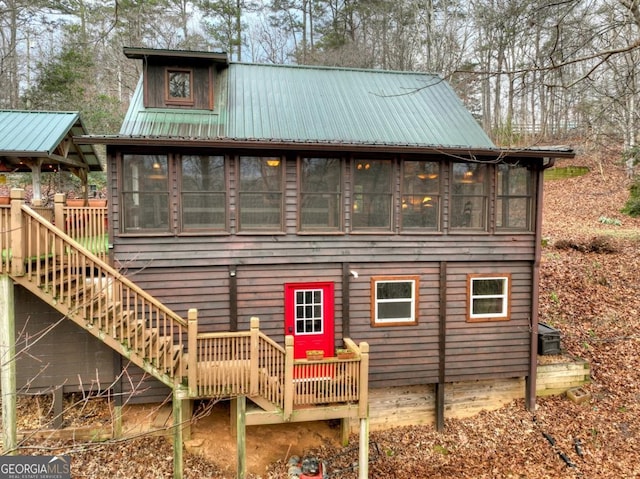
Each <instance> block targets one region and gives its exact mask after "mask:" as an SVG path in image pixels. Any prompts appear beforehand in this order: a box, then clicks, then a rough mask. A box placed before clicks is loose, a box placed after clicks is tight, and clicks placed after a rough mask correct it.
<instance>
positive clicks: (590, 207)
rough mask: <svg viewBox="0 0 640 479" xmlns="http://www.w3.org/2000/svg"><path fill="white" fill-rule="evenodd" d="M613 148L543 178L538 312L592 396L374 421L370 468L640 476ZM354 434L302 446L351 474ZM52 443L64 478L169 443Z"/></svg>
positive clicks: (393, 472)
mask: <svg viewBox="0 0 640 479" xmlns="http://www.w3.org/2000/svg"><path fill="white" fill-rule="evenodd" d="M618 159H619V155H616V154H614V153H607V154H604V153H602V152H586V153H585V152H583V153H581V154H580V155H579V157H578V158H576V159H575V160H565V161H564V162H563V163H564V165H567V164H571V165H586V166H589V167H590V168H591V172H590V173H588V174H587V175H585V176H581V177H576V178H571V179H564V180H556V181H549V182H546V183H545V203H544V204H545V206H544V214H545V217H544V224H543V235H544V236H545V238H546V241H545V247H544V249H543V254H542V263H541V289H540V291H541V293H540V294H541V297H540V307H541V317H540V320H541V321H542V322H545V323H549V324H551V325H553V326H554V327H556V328H558V329H559V330H560V332H561V335H562V345H563V347H564V348H565V349H566V350H567V352H568V353H569V354H572V355H574V356H579V357H582V358H585V359H586V360H588V361H589V362H590V363H591V368H592V377H593V382H592V384H590V385H589V386H587V387H586V388H585V389H586V390H588V392H589V393H590V394H591V396H592V397H591V399H590V400H589V401H587V402H583V403H580V404H576V403H574V402H572V401H570V400H568V399H567V398H566V397H551V398H538V401H537V409H536V411H535V412H533V413H532V412H528V411H526V409H525V407H524V405H523V402H522V401H516V402H514V403H512V404H510V405H508V406H505V407H503V408H502V409H499V410H497V411H493V412H484V413H481V414H480V415H478V416H475V417H472V418H469V419H464V420H453V419H450V420H447V421H446V425H445V431H444V432H443V433H437V432H436V431H435V430H434V428H433V427H430V426H424V427H401V428H395V429H391V430H387V431H382V432H373V433H372V434H371V438H370V440H371V446H372V452H371V464H370V466H369V477H371V478H381V479H382V478H395V479H415V478H421V479H422V478H432V479H435V478H599V479H608V478H612V479H614V478H615V479H619V478H634V477H640V410H639V409H640V408H639V407H638V403H639V402H640V368H639V367H638V362H639V361H638V360H639V356H640V294H639V293H640V220H634V219H631V218H628V217H625V216H623V215H622V214H620V213H619V211H620V208H621V207H622V205H623V204H624V202H625V201H626V198H627V196H628V186H629V182H628V180H627V179H626V178H625V173H624V169H623V167H622V165H621V163H620V161H619V160H618ZM564 165H563V164H562V163H561V164H560V166H564ZM618 222H619V223H620V224H618ZM355 443H356V446H355V447H351V448H347V449H341V448H338V447H336V446H335V445H332V444H329V443H327V444H323V445H319V446H318V447H317V448H315V449H312V450H309V451H307V452H309V453H311V454H315V455H317V456H319V457H322V458H324V459H326V460H328V461H329V462H330V463H331V469H332V470H341V472H340V473H336V474H335V475H334V476H333V477H340V478H356V477H357V471H355V470H354V468H353V465H354V463H355V462H356V461H357V457H358V451H357V439H356V441H355ZM37 445H38V446H39V447H41V446H43V444H42V443H39V444H37ZM50 445H51V446H54V445H53V444H50ZM58 446H60V447H62V449H55V451H56V452H64V451H69V448H71V452H72V455H73V470H74V477H105V476H112V477H123V478H125V477H127V478H133V477H139V478H156V477H158V478H160V477H162V478H169V477H171V475H172V472H171V471H172V449H171V445H170V443H168V442H167V441H166V440H164V439H161V438H155V437H142V438H139V439H135V440H128V441H125V442H120V443H115V444H104V445H100V446H93V447H91V448H89V449H85V448H83V447H78V445H77V444H76V447H75V448H74V446H73V445H69V444H67V445H58ZM52 451H54V450H52ZM25 452H27V451H26V450H25ZM40 453H42V450H40ZM254 453H255V454H259V453H260V451H259V450H257V451H255V452H254ZM287 469H288V466H287V464H286V461H285V460H282V461H281V462H276V463H274V464H272V465H271V466H270V467H269V468H268V470H267V471H266V472H265V473H264V474H263V475H262V477H263V478H267V477H269V478H287V477H288V473H287ZM222 470H225V471H227V472H226V473H225V474H226V477H232V476H230V475H229V473H228V471H229V469H228V467H225V468H222V467H218V466H217V465H215V464H212V463H210V462H207V461H205V460H203V459H201V458H198V457H196V456H193V455H190V454H186V459H185V477H187V478H198V479H199V478H206V477H210V478H221V477H224V475H223V474H222V473H221V472H220V471H222ZM253 477H257V476H253Z"/></svg>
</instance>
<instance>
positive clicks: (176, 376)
mask: <svg viewBox="0 0 640 479" xmlns="http://www.w3.org/2000/svg"><path fill="white" fill-rule="evenodd" d="M81 214H83V215H84V214H87V212H82V211H81ZM55 217H56V224H63V225H64V224H67V223H68V221H67V219H66V218H65V216H64V211H63V205H58V204H57V203H56V214H55ZM73 223H76V221H75V220H74V222H73ZM0 226H5V227H4V228H3V229H2V230H3V231H4V232H3V233H0V250H1V251H2V252H3V256H2V263H1V266H2V272H3V273H4V274H9V275H10V276H11V278H12V279H13V280H14V281H15V282H16V283H17V284H19V285H21V286H22V287H24V288H26V289H27V290H29V291H30V292H31V293H33V294H34V295H36V296H37V297H39V298H40V299H42V300H43V301H45V302H47V303H48V304H50V305H51V306H52V307H54V308H55V309H57V310H58V311H59V312H60V313H61V314H63V315H64V316H65V317H67V318H69V319H70V320H72V321H74V322H75V323H76V324H77V325H78V326H80V327H82V328H83V329H85V330H86V331H87V332H89V333H90V334H92V335H93V336H95V337H97V338H98V339H100V340H101V341H102V342H104V343H105V344H107V345H108V346H109V347H111V348H112V349H114V350H115V351H117V352H118V353H119V354H121V355H122V356H124V357H125V358H127V359H129V360H130V361H131V362H133V363H134V364H136V365H138V366H139V367H140V368H142V369H143V370H144V371H146V372H147V373H149V374H150V375H152V376H153V377H155V378H157V379H158V380H160V381H161V382H162V383H164V384H165V385H167V386H169V387H170V388H173V389H176V388H180V389H181V390H185V391H187V394H188V397H189V398H204V397H215V398H234V397H240V396H245V397H248V398H250V399H252V400H253V402H254V403H255V404H257V405H258V406H260V407H261V408H262V409H263V413H265V414H264V415H263V416H264V418H262V419H257V420H256V422H255V423H256V424H258V423H267V422H283V421H295V420H312V419H313V415H312V414H311V415H310V414H309V408H310V407H313V406H315V407H317V408H318V410H319V413H318V418H320V419H330V418H340V417H356V416H359V417H366V414H367V412H366V411H367V408H366V401H367V399H366V397H367V394H366V388H367V375H368V346H367V345H366V343H363V345H361V346H360V347H358V346H356V345H355V344H354V343H353V342H351V341H350V340H348V339H346V340H345V345H346V346H347V347H349V348H351V349H353V350H354V351H355V352H356V358H355V359H353V360H335V359H331V360H325V361H322V362H313V361H312V362H309V361H306V360H294V358H293V337H290V336H289V337H287V338H286V340H287V341H286V345H285V347H282V346H280V345H279V344H277V343H276V342H274V341H273V340H271V339H270V338H268V337H267V336H266V335H264V334H263V333H262V332H260V330H259V322H258V320H257V318H252V322H251V323H252V324H251V329H250V330H249V331H243V332H233V333H231V332H229V333H199V332H198V329H197V311H196V310H190V311H189V315H188V318H187V319H183V318H182V317H180V316H179V315H178V314H176V313H175V312H173V311H172V310H170V309H169V308H167V307H166V306H165V305H164V304H163V303H162V302H160V301H159V300H158V299H156V298H154V297H153V296H151V295H149V294H148V293H147V292H145V291H143V290H142V289H141V288H139V287H138V286H137V285H136V284H135V283H133V282H132V281H131V280H129V279H128V278H127V277H125V276H123V275H122V274H121V273H120V272H119V271H117V270H116V269H114V268H113V267H111V266H110V265H109V264H108V263H107V262H106V261H105V260H103V259H101V257H100V256H101V255H102V256H103V257H104V252H97V253H96V252H94V251H90V250H89V249H88V248H87V247H85V246H83V244H97V243H95V242H90V241H87V232H86V231H84V232H80V234H82V235H84V236H83V237H81V238H80V241H76V240H75V239H74V238H72V237H71V236H69V235H67V234H66V233H65V232H64V231H62V230H61V229H59V228H57V227H56V226H54V225H53V224H52V223H51V222H50V221H48V220H47V219H45V218H44V217H42V216H40V215H39V214H37V213H36V212H34V211H33V210H32V209H30V208H29V207H27V206H25V205H24V204H23V201H20V200H14V201H12V205H11V207H10V208H6V207H1V208H0ZM93 234H95V235H98V236H99V235H104V231H102V232H101V231H95V232H93ZM98 243H99V242H98ZM316 377H317V378H319V379H320V378H321V379H322V382H321V381H319V380H318V381H314V380H313V379H314V378H316ZM295 378H304V379H305V380H304V381H300V380H296V379H295ZM363 388H364V394H363ZM320 405H322V406H320ZM300 407H302V408H303V409H304V412H303V414H301V415H300V418H302V419H297V416H296V409H299V408H300ZM320 409H324V411H320Z"/></svg>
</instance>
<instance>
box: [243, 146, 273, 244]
mask: <svg viewBox="0 0 640 479" xmlns="http://www.w3.org/2000/svg"><path fill="white" fill-rule="evenodd" d="M239 161H240V168H239V172H240V182H239V188H238V210H239V225H238V226H239V231H241V232H246V231H254V232H263V231H264V232H266V231H269V232H274V231H282V210H283V194H282V190H283V187H284V186H283V185H284V183H283V171H284V167H283V164H282V163H283V162H282V159H281V158H280V157H278V156H274V157H258V156H241V157H240V160H239Z"/></svg>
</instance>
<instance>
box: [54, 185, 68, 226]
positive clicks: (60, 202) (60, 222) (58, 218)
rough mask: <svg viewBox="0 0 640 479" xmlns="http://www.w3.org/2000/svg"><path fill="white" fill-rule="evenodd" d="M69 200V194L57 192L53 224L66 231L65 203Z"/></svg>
mask: <svg viewBox="0 0 640 479" xmlns="http://www.w3.org/2000/svg"><path fill="white" fill-rule="evenodd" d="M66 201H67V195H65V194H64V193H56V195H55V196H54V197H53V224H55V225H56V227H57V228H59V229H61V230H62V231H64V232H65V233H66V232H67V229H66V227H65V224H64V204H65V202H66Z"/></svg>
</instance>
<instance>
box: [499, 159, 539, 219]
mask: <svg viewBox="0 0 640 479" xmlns="http://www.w3.org/2000/svg"><path fill="white" fill-rule="evenodd" d="M532 190H533V175H532V174H531V170H529V169H528V168H526V167H523V166H518V165H509V164H505V163H501V164H500V165H498V181H497V189H496V229H498V230H509V231H531V230H532V228H533V221H532V216H533V212H532V209H533V195H532Z"/></svg>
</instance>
